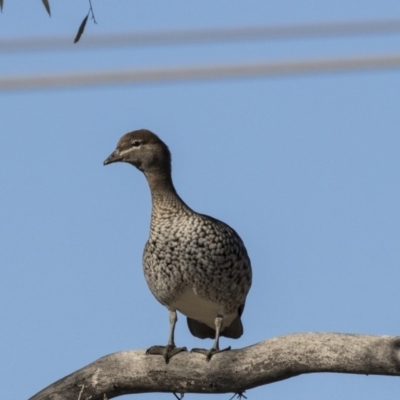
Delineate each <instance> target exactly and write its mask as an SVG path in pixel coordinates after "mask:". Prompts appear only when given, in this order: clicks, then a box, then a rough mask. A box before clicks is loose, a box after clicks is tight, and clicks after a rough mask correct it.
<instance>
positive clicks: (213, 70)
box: [0, 54, 400, 92]
mask: <svg viewBox="0 0 400 400" xmlns="http://www.w3.org/2000/svg"><path fill="white" fill-rule="evenodd" d="M399 67H400V54H393V55H383V56H369V57H351V58H350V57H349V58H324V59H314V60H293V61H276V62H259V63H243V64H226V65H205V66H202V67H175V68H164V69H146V70H122V71H121V70H119V71H118V70H115V71H105V72H85V73H75V74H58V75H39V76H26V77H23V76H19V77H8V78H0V92H1V91H2V92H5V91H18V90H34V89H36V90H37V89H53V88H68V87H75V88H77V87H90V86H104V85H116V84H118V85H122V84H130V85H132V84H144V83H167V82H182V81H193V80H209V79H225V78H246V77H272V76H282V75H295V74H308V73H323V72H335V73H336V72H347V71H362V70H378V69H397V68H399Z"/></svg>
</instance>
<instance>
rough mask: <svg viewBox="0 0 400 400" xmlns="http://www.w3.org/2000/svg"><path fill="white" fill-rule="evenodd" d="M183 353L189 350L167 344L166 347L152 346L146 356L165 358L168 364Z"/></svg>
mask: <svg viewBox="0 0 400 400" xmlns="http://www.w3.org/2000/svg"><path fill="white" fill-rule="evenodd" d="M181 351H187V348H186V347H176V346H175V345H174V344H167V345H166V346H151V347H150V348H149V349H147V350H146V354H151V355H160V356H163V357H164V360H165V363H166V364H168V362H169V360H170V359H171V358H172V357H173V356H174V355H176V354H178V353H180V352H181Z"/></svg>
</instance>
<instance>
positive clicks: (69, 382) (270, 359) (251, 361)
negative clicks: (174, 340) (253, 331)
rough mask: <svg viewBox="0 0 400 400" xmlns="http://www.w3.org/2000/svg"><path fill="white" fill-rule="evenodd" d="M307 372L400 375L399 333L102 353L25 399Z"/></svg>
mask: <svg viewBox="0 0 400 400" xmlns="http://www.w3.org/2000/svg"><path fill="white" fill-rule="evenodd" d="M311 372H342V373H350V374H365V375H397V376H400V337H399V336H397V337H396V336H370V335H353V334H339V333H297V334H292V335H287V336H280V337H276V338H272V339H269V340H266V341H264V342H260V343H257V344H255V345H253V346H250V347H246V348H243V349H239V350H231V351H228V352H225V353H221V354H217V355H215V356H214V357H213V358H212V359H211V361H210V362H207V361H206V360H205V358H204V356H203V355H201V354H196V353H179V354H178V355H176V356H175V357H174V358H172V359H171V360H170V363H169V364H168V365H167V364H165V363H164V360H163V358H162V357H157V356H146V355H145V351H144V350H132V351H122V352H118V353H114V354H110V355H108V356H105V357H102V358H100V359H98V360H97V361H95V362H93V363H92V364H89V365H87V366H86V367H84V368H82V369H80V370H78V371H76V372H74V373H72V374H71V375H68V376H66V377H65V378H62V379H60V380H59V381H57V382H55V383H53V384H52V385H50V386H48V387H47V388H45V389H43V390H42V391H40V392H39V393H37V394H36V395H34V396H33V397H31V398H30V400H78V399H79V400H86V399H90V400H104V399H111V398H113V397H117V396H120V395H123V394H130V393H148V392H175V393H228V392H233V393H243V392H244V391H245V390H247V389H251V388H254V387H257V386H261V385H265V384H268V383H273V382H277V381H280V380H283V379H288V378H291V377H294V376H298V375H301V374H305V373H311Z"/></svg>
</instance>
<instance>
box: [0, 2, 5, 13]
mask: <svg viewBox="0 0 400 400" xmlns="http://www.w3.org/2000/svg"><path fill="white" fill-rule="evenodd" d="M3 5H4V0H0V11H1V12H3Z"/></svg>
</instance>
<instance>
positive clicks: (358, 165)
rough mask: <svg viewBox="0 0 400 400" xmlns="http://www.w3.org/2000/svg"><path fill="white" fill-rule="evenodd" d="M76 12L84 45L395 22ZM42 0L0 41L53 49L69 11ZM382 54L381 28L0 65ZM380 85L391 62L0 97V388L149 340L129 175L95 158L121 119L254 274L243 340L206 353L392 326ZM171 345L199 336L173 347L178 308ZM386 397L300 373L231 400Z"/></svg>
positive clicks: (332, 11) (43, 381) (392, 193)
mask: <svg viewBox="0 0 400 400" xmlns="http://www.w3.org/2000/svg"><path fill="white" fill-rule="evenodd" d="M93 6H94V10H95V14H96V19H97V21H98V25H93V24H92V23H90V22H89V23H88V25H87V28H86V32H85V35H90V34H96V33H99V34H100V33H102V34H104V33H112V32H128V31H129V32H130V31H133V30H137V31H143V30H146V31H147V30H166V29H188V28H207V27H230V26H242V25H263V24H265V25H279V24H294V23H308V22H329V21H342V20H359V19H375V18H376V19H377V18H393V17H396V16H399V15H400V3H399V2H398V1H385V0H379V1H377V0H371V1H368V2H365V1H338V0H334V1H329V0H327V1H324V2H317V1H311V0H309V1H303V0H302V1H293V0H292V1H290V0H286V1H285V0H283V1H279V2H278V1H270V2H265V1H247V2H232V1H228V0H219V1H218V2H216V1H209V0H207V1H206V0H203V1H201V2H188V1H183V0H182V1H152V0H142V1H127V0H124V1H118V2H113V4H112V5H111V3H110V2H97V1H96V0H94V2H93ZM51 7H52V18H49V17H48V16H47V14H46V12H45V10H44V8H43V6H42V4H41V2H40V1H37V2H29V4H28V3H27V2H22V1H19V2H17V1H14V2H13V1H7V0H6V1H5V5H4V10H3V14H1V15H0V18H1V24H0V36H1V37H2V38H5V37H9V38H12V37H32V36H47V37H51V36H58V35H69V37H70V38H71V41H72V40H73V37H74V35H75V33H76V30H77V28H78V26H79V24H80V22H81V20H82V19H83V17H84V15H85V13H86V12H87V10H88V4H87V3H86V2H85V1H79V2H78V1H69V2H56V1H52V2H51ZM84 40H85V36H84V37H83V38H82V41H84ZM399 44H400V35H399V34H397V35H396V34H391V35H376V36H364V37H355V38H347V37H342V38H324V39H307V40H306V39H302V40H293V39H291V40H276V41H257V42H240V43H218V44H202V45H196V46H189V45H184V46H183V45H182V46H166V47H156V46H155V47H142V48H131V47H126V48H118V49H105V50H96V51H94V50H87V49H86V50H80V49H79V45H77V46H76V48H74V50H72V51H63V52H38V53H34V52H31V53H29V52H27V53H15V54H11V53H2V61H1V63H0V71H1V75H2V76H11V75H17V74H26V75H29V74H34V73H44V74H45V73H48V72H57V73H62V72H65V73H70V72H73V71H75V72H78V71H101V70H106V69H128V68H132V69H133V68H145V67H164V66H175V65H176V66H182V65H202V64H211V63H222V62H224V63H228V62H232V63H233V62H244V61H255V62H256V61H265V60H282V59H298V58H308V57H310V58H311V57H322V56H350V55H372V54H386V53H396V52H398V51H399ZM399 87H400V71H399V70H392V71H388V70H387V71H374V72H352V73H338V74H314V75H312V74H310V75H304V76H284V77H279V78H257V79H230V80H223V81H201V82H199V81H198V82H180V83H174V84H147V85H136V86H132V85H125V86H108V87H98V88H81V89H76V88H75V89H74V88H69V89H63V90H48V91H26V92H9V93H5V92H1V93H0V116H1V131H2V133H1V149H2V156H1V157H0V182H1V187H2V196H0V220H1V224H0V241H1V260H2V269H1V270H2V279H1V281H0V287H1V290H0V304H1V307H0V319H1V321H2V322H1V329H0V354H1V359H2V362H1V364H0V376H1V380H2V382H3V385H2V397H3V398H6V399H10V400H12V399H15V400H20V399H25V398H28V397H29V396H31V395H33V394H35V393H36V392H37V391H39V390H41V389H42V388H44V387H45V386H47V385H48V384H50V383H52V382H54V381H55V380H57V379H59V378H61V377H63V376H65V375H67V374H69V373H71V372H72V371H74V370H76V369H78V368H81V367H83V366H84V365H86V364H88V363H90V362H92V361H94V360H96V359H97V358H99V357H101V356H103V355H106V354H109V353H112V352H116V351H120V350H127V349H145V348H147V347H149V346H151V345H154V344H163V343H164V342H166V340H167V335H168V314H167V311H166V309H164V308H163V307H162V306H161V305H160V304H158V303H157V301H156V300H155V299H154V298H153V297H152V295H151V293H150V291H149V290H148V288H147V286H146V283H145V281H144V277H143V274H142V267H141V255H142V249H143V246H144V243H145V241H146V239H147V235H148V229H149V219H150V196H149V191H148V188H147V184H146V182H145V179H144V177H143V176H141V174H140V173H139V172H138V171H136V170H135V169H134V168H132V167H129V166H127V165H112V166H109V167H107V168H104V167H103V165H102V162H103V160H104V159H105V158H106V157H107V156H108V155H109V154H110V153H111V151H113V149H114V147H115V145H116V143H117V141H118V139H119V137H120V136H121V135H122V134H124V133H126V132H128V131H131V130H134V129H139V128H148V129H151V130H153V131H154V132H156V133H157V134H159V135H160V137H161V138H162V139H163V140H164V141H165V142H166V143H167V144H168V145H169V147H170V149H171V151H172V156H173V177H174V181H175V185H176V187H177V190H178V192H179V193H180V195H181V197H182V198H183V199H184V200H185V201H186V202H187V203H188V204H189V205H190V206H191V207H192V208H193V209H195V210H196V211H199V212H202V213H205V214H209V215H212V216H214V217H216V218H218V219H221V220H223V221H225V222H227V223H229V224H230V225H231V226H232V227H234V228H235V229H236V230H237V231H238V232H239V233H240V235H241V237H242V239H243V240H244V242H245V243H246V246H247V249H248V252H249V254H250V257H251V260H252V265H253V271H254V278H255V279H254V284H253V287H252V289H251V291H250V294H249V297H248V301H247V304H246V310H245V312H244V316H243V322H244V328H245V334H244V336H243V337H242V338H240V339H239V340H237V341H232V340H226V339H223V340H222V346H225V345H228V344H230V345H232V346H233V347H235V348H238V347H244V346H248V345H251V344H253V343H255V342H259V341H262V340H265V339H268V338H270V337H273V336H277V335H283V334H289V333H294V332H317V331H328V332H343V333H364V334H376V335H398V334H399V313H398V304H400V294H399V293H400V292H399V281H400V272H399V260H400V246H399V240H400V212H399V201H400V185H399V184H400V168H399V167H400V162H399V153H400V134H399V126H400V113H399ZM176 342H177V345H185V346H187V347H189V348H191V347H199V346H207V347H208V346H209V345H211V341H204V342H203V341H201V340H200V339H196V338H194V337H191V336H190V334H189V332H188V329H187V327H186V322H185V320H184V318H183V317H180V319H179V322H178V326H177V331H176ZM21 380H22V381H23V383H21ZM399 390H400V381H399V378H393V377H374V376H368V377H367V376H355V375H339V374H311V375H307V376H300V377H296V378H293V379H290V380H287V381H283V382H279V383H276V384H271V385H267V386H264V387H261V388H257V389H254V390H251V391H249V392H247V395H248V397H249V399H252V400H258V399H265V398H269V399H296V400H301V399H327V400H330V399H332V400H333V399H352V400H355V399H398V393H399ZM140 396H141V397H144V398H146V397H147V398H154V397H155V396H157V398H161V399H170V398H171V395H170V394H163V395H159V394H157V395H156V394H148V395H140ZM213 396H214V395H213ZM215 396H216V395H215ZM136 397H139V396H136ZM136 397H135V398H136ZM186 397H187V398H188V399H194V400H195V399H200V398H204V396H201V395H190V394H188V395H186ZM186 397H185V398H186ZM209 397H210V396H209ZM218 397H219V398H226V399H228V398H229V395H223V397H222V396H221V395H219V396H218ZM126 398H127V399H128V398H132V399H133V398H134V397H133V396H126Z"/></svg>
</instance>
